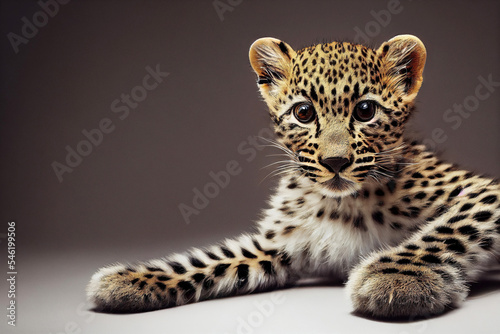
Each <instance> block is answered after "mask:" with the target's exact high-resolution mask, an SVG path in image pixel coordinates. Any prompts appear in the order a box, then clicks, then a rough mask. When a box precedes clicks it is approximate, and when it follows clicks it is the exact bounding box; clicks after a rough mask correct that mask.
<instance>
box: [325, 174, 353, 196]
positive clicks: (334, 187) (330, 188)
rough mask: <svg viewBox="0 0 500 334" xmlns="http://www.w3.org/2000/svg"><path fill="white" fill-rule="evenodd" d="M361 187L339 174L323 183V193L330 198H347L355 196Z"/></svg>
mask: <svg viewBox="0 0 500 334" xmlns="http://www.w3.org/2000/svg"><path fill="white" fill-rule="evenodd" d="M360 189H361V186H360V185H359V184H357V183H355V182H353V181H351V180H348V179H346V178H343V177H341V176H339V175H338V174H337V175H335V176H334V177H332V178H330V179H329V180H327V181H324V182H322V183H321V192H322V193H323V195H325V196H328V197H334V198H337V197H345V196H350V195H354V194H355V193H357V192H358V191H359V190H360Z"/></svg>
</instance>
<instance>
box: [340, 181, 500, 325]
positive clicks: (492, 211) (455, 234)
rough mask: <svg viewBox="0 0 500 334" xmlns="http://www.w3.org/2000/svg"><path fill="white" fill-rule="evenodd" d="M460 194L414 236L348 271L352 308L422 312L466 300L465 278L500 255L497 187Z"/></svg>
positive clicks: (385, 313)
mask: <svg viewBox="0 0 500 334" xmlns="http://www.w3.org/2000/svg"><path fill="white" fill-rule="evenodd" d="M462 196H463V197H462ZM462 196H461V198H460V200H459V201H457V203H455V205H454V206H453V207H452V208H450V209H449V211H448V212H446V213H444V214H443V215H442V216H440V217H439V218H436V219H435V220H434V221H430V222H428V223H427V225H426V226H425V227H424V228H423V229H422V231H421V232H420V233H417V235H416V236H415V237H413V238H411V239H410V240H408V241H406V242H404V243H403V244H402V245H400V246H398V247H394V248H391V249H389V250H385V251H381V252H378V253H376V254H374V255H372V256H371V257H370V258H368V259H366V260H365V261H363V262H362V263H361V264H360V265H358V266H357V267H356V268H355V269H354V270H353V271H352V273H351V275H350V278H349V282H348V289H349V292H350V294H351V298H352V301H353V304H354V308H355V309H356V311H358V312H360V313H363V314H367V315H371V316H375V317H421V316H429V315H434V314H439V313H442V312H444V311H445V309H446V308H450V307H454V306H457V305H458V304H460V303H461V302H462V301H463V300H464V299H465V297H466V296H467V294H468V285H467V283H468V282H471V281H473V280H474V279H476V278H477V277H478V275H479V273H480V272H481V271H482V270H483V269H484V268H485V267H486V265H487V264H488V262H490V261H492V259H493V258H494V257H495V256H498V255H499V254H500V211H499V210H498V206H499V203H500V201H499V198H500V191H499V189H498V186H496V185H495V184H491V185H490V186H488V187H485V188H484V189H482V190H479V191H477V192H471V193H468V194H463V195H462Z"/></svg>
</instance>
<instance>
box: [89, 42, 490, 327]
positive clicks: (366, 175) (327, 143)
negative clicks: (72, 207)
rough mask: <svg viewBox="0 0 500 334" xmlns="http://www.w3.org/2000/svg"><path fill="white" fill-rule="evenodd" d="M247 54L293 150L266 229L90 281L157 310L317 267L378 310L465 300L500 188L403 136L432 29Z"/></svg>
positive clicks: (105, 301) (257, 287) (120, 304)
mask: <svg viewBox="0 0 500 334" xmlns="http://www.w3.org/2000/svg"><path fill="white" fill-rule="evenodd" d="M249 56H250V63H251V65H252V68H253V70H254V71H255V73H256V74H257V77H258V80H257V84H258V87H259V89H260V93H261V95H262V97H263V98H264V100H265V102H266V104H267V106H268V108H269V114H270V116H271V120H272V122H273V123H274V127H275V132H276V136H277V142H276V145H279V147H280V148H281V149H282V150H283V151H284V153H285V155H286V156H287V160H286V161H283V165H282V166H280V167H279V168H280V169H279V174H280V175H281V179H280V181H279V185H278V187H277V189H276V192H275V194H274V195H273V196H272V197H271V199H270V201H269V208H267V209H266V210H264V212H263V218H262V219H261V220H260V222H259V223H258V229H257V230H258V232H256V233H251V234H243V235H241V236H239V237H236V238H234V239H228V240H224V241H222V242H220V243H219V244H216V245H213V246H210V247H207V248H195V249H191V250H190V251H188V252H185V253H182V254H173V255H170V256H168V257H165V258H160V259H156V260H151V261H147V262H143V263H136V264H134V265H121V264H116V265H112V266H109V267H105V268H102V269H100V270H99V271H98V272H97V273H96V274H95V275H94V276H93V277H92V279H91V282H90V284H89V286H88V296H89V299H90V300H91V301H92V302H94V304H95V305H96V308H97V309H99V310H101V311H109V312H124V311H125V312H135V311H146V310H154V309H160V308H166V307H172V306H176V305H182V304H186V303H192V302H197V301H201V300H205V299H212V298H217V297H221V296H229V295H237V294H245V293H250V292H255V291H262V290H269V289H277V288H280V287H285V286H289V285H291V284H294V283H295V282H297V281H298V280H299V279H302V278H307V277H318V276H332V277H336V278H341V279H345V280H347V290H348V292H349V294H350V296H351V299H352V303H353V307H354V309H355V310H356V311H357V312H358V313H361V314H365V315H368V316H373V317H380V318H398V317H418V316H428V315H435V314H440V313H442V312H443V311H445V309H447V308H450V307H456V306H457V305H459V304H460V303H461V302H462V301H463V300H464V299H465V298H466V296H467V294H468V283H469V282H472V281H473V280H475V279H477V278H478V277H479V276H480V275H481V273H482V272H483V271H484V270H485V269H486V268H487V266H488V264H489V262H490V261H492V260H494V259H495V257H497V258H498V255H499V253H500V235H499V234H500V210H499V203H500V202H499V195H500V189H499V186H498V184H497V182H496V181H494V180H491V179H488V178H485V177H481V176H478V175H475V174H473V173H470V172H468V171H465V170H461V169H459V168H458V167H456V166H455V165H452V164H449V163H446V162H443V161H441V160H439V159H438V158H437V157H435V156H434V155H433V154H432V153H430V152H428V151H426V149H425V147H424V146H422V145H419V144H418V143H416V142H413V141H409V140H407V139H406V138H405V137H404V135H403V134H404V130H405V125H406V124H407V121H408V119H409V118H410V116H411V115H412V113H413V110H414V101H415V98H416V96H417V93H418V91H419V89H420V86H421V84H422V73H423V70H424V65H425V61H426V50H425V47H424V45H423V44H422V42H421V41H420V40H419V39H418V38H417V37H415V36H411V35H400V36H396V37H394V38H392V39H390V40H389V41H387V42H385V43H383V44H382V45H381V46H380V47H379V48H378V49H371V48H369V47H366V46H363V45H358V44H352V43H347V42H333V43H327V44H318V45H313V46H310V47H307V48H304V49H300V50H297V51H295V50H294V49H292V48H291V47H290V46H289V45H288V44H286V43H285V42H283V41H280V40H278V39H274V38H261V39H259V40H257V41H255V42H254V43H253V45H252V46H251V48H250V54H249Z"/></svg>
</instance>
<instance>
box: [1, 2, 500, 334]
mask: <svg viewBox="0 0 500 334" xmlns="http://www.w3.org/2000/svg"><path fill="white" fill-rule="evenodd" d="M45 2H47V3H54V2H53V1H48V0H43V1H42V3H45ZM61 3H63V1H62V0H61ZM42 7H43V6H42V5H41V4H40V3H37V2H35V1H1V8H0V12H1V23H0V24H1V33H2V36H4V37H2V43H1V48H2V52H1V57H2V59H1V89H0V95H1V102H0V103H1V109H0V110H1V113H0V126H1V131H0V137H1V141H0V146H1V152H2V155H1V171H2V173H1V181H0V182H1V183H0V189H1V200H0V203H1V204H0V205H1V211H0V215H1V216H0V226H1V227H0V233H1V234H0V236H1V237H2V238H3V239H1V240H3V242H2V244H1V245H0V246H1V247H3V248H2V254H6V252H5V233H7V222H8V221H15V222H16V226H17V231H16V233H17V243H16V247H17V249H16V251H17V261H18V268H17V269H18V271H19V276H18V293H19V298H25V299H24V300H25V301H24V303H20V306H19V310H18V315H19V326H28V323H30V321H31V320H34V319H38V318H40V319H42V315H41V314H43V312H44V311H43V310H48V309H52V312H53V311H54V308H55V309H58V308H59V309H61V310H63V309H71V310H74V309H75V308H76V307H77V305H78V303H79V302H82V301H84V294H83V290H84V287H85V284H86V281H87V280H88V278H89V277H90V275H91V274H92V272H93V270H95V269H97V268H98V267H100V266H103V265H105V264H108V263H110V262H114V261H127V260H130V261H133V260H138V259H148V258H152V257H157V256H162V255H165V254H167V253H169V252H171V251H181V250H183V249H185V248H186V247H188V246H191V245H193V246H195V245H198V246H203V245H206V244H208V243H211V242H214V241H217V240H219V239H221V238H224V237H230V236H232V235H235V234H238V233H240V232H242V231H244V230H249V229H251V228H252V225H253V221H255V220H257V219H258V217H259V210H260V209H261V208H262V207H264V206H265V202H266V199H267V197H268V195H269V194H270V190H269V189H270V188H271V187H272V186H273V184H274V182H275V179H273V178H265V177H266V175H267V174H269V173H270V172H271V171H272V169H269V168H263V167H265V166H266V165H268V164H269V163H271V162H272V161H273V158H272V157H268V156H267V155H271V154H274V153H278V152H277V151H275V150H273V149H270V148H265V149H263V150H260V147H259V150H257V149H256V148H255V147H254V146H253V139H252V138H253V137H255V136H257V135H259V133H260V135H265V134H267V132H266V131H265V130H263V129H265V128H266V127H267V126H268V125H269V121H268V117H267V111H266V107H265V105H264V103H263V102H261V100H260V97H258V95H257V87H256V84H255V76H254V74H253V73H252V71H251V68H250V66H249V64H248V57H247V54H248V48H249V46H250V45H251V43H252V42H253V41H254V40H255V39H257V38H259V37H264V36H272V37H277V38H280V39H283V40H284V41H286V42H287V43H289V44H290V45H291V46H292V47H294V48H301V47H304V46H308V45H309V44H312V43H315V42H323V41H330V40H336V39H347V40H356V41H361V42H363V41H365V40H366V42H368V43H369V44H370V45H372V46H374V47H376V46H378V45H379V44H380V43H381V42H383V41H385V40H387V39H389V38H391V37H393V36H395V35H397V34H403V33H410V34H414V35H416V36H418V37H419V38H420V39H421V40H422V41H423V42H424V44H425V45H426V47H427V52H428V58H427V65H426V68H425V72H424V84H423V86H422V89H421V91H420V94H419V97H418V101H419V102H418V112H417V113H416V115H415V117H414V119H413V122H412V123H413V124H412V129H414V132H415V134H416V135H417V136H418V137H420V138H422V139H426V142H427V143H428V144H429V145H431V146H433V147H434V148H435V149H436V150H437V151H439V152H442V156H443V157H444V158H445V159H447V160H451V161H454V162H457V163H459V164H461V165H462V166H464V167H466V168H468V169H472V170H474V171H477V172H480V173H486V174H489V175H492V176H498V175H499V174H500V173H499V170H500V168H499V166H500V164H499V162H500V154H499V147H500V140H499V139H500V133H499V131H498V129H499V117H500V116H499V110H500V108H499V105H500V83H498V82H500V65H499V61H498V60H499V54H500V49H499V41H500V29H499V14H500V3H499V2H498V1H485V0H483V1H439V2H438V1H410V0H400V1H396V0H390V1H368V0H367V1H351V2H347V1H307V2H306V1H248V0H244V1H239V0H220V1H212V0H210V1H128V0H127V1H78V2H77V1H71V2H69V3H67V4H59V5H58V7H59V8H55V7H54V6H52V7H50V6H49V7H47V8H48V9H46V10H47V11H48V12H51V15H45V14H40V12H41V11H42V10H43V9H42ZM56 9H57V10H56ZM56 12H57V13H56ZM52 16H53V17H52ZM26 22H28V23H26ZM34 23H35V24H37V25H38V27H37V26H36V25H34V26H32V27H31V29H30V27H29V25H32V24H34ZM33 27H34V28H35V30H33ZM23 30H24V31H23ZM26 36H28V37H26ZM156 69H159V70H160V71H161V72H168V75H166V74H161V75H160V76H158V75H157V79H158V82H156V81H155V79H154V76H153V77H151V78H149V79H147V80H146V82H144V81H143V79H144V78H145V76H146V75H148V73H150V72H151V71H155V70H156ZM488 80H489V81H491V80H492V81H493V82H496V84H494V83H493V84H489V85H487V86H485V84H484V82H485V81H488ZM126 96H130V100H129V102H128V103H129V104H127V102H126V101H125V100H122V99H126V98H127V97H126ZM454 108H455V109H454ZM460 108H461V109H462V110H463V111H462V113H461V114H460V113H457V110H458V109H460ZM449 109H450V110H449ZM448 110H449V111H448ZM99 127H101V130H99V131H97V130H94V129H98V128H99ZM82 131H83V132H85V131H88V132H86V133H87V135H88V133H91V134H93V136H94V137H93V140H94V142H95V144H89V143H90V141H89V140H88V139H86V136H85V134H84V133H83V132H82ZM82 141H87V143H84V142H82ZM68 147H69V149H70V150H77V151H78V149H79V150H80V151H81V152H83V153H82V154H81V155H83V154H85V155H86V156H83V157H82V158H81V161H79V160H78V159H77V158H75V157H72V158H71V159H72V160H70V163H71V164H72V165H73V167H70V166H68V163H67V162H66V158H67V155H68ZM231 161H236V162H235V163H237V164H238V168H237V169H238V171H239V173H233V174H235V175H231V176H230V178H229V180H228V181H227V182H226V183H227V184H224V187H220V186H219V187H217V188H214V187H213V184H212V185H209V186H207V184H210V183H211V182H212V176H211V172H213V173H219V172H220V171H223V170H226V168H227V164H228V162H231ZM55 162H56V163H55ZM233 163H234V162H233ZM54 164H56V165H57V166H58V167H57V168H59V170H60V173H61V175H60V178H58V176H57V175H56V172H55V171H54ZM63 165H65V166H66V167H61V166H63ZM61 168H63V169H61ZM70 170H71V172H69V171H70ZM61 179H62V182H61ZM206 186H207V187H208V188H210V187H212V188H210V189H208V190H209V191H210V192H211V193H216V194H215V195H214V196H212V197H213V198H209V199H207V201H206V202H208V203H201V204H204V206H205V207H203V208H201V206H199V208H201V209H199V210H198V212H197V214H193V215H191V216H190V219H189V220H190V223H189V224H187V223H186V220H185V219H184V218H183V216H182V215H181V212H180V210H179V206H180V205H181V204H185V205H186V206H191V207H193V199H194V197H195V193H196V189H198V190H201V191H203V189H204V187H206ZM198 204H200V203H198ZM2 256H3V255H2ZM82 267H83V268H84V269H82ZM76 273H77V274H76ZM57 279H59V280H60V281H57ZM54 280H56V281H54ZM2 284H4V283H2ZM53 288H54V289H53ZM44 293H45V294H44ZM6 294H7V293H6V286H5V285H2V291H1V292H0V300H1V301H2V303H4V301H6V300H7V299H6V297H5V296H6ZM68 296H72V297H71V298H72V299H71V302H70V301H68V300H69V299H68ZM21 301H22V299H21ZM37 310H40V311H39V312H41V313H37ZM61 312H62V311H61ZM49 313H50V312H49ZM37 317H38V318H37ZM30 319H31V320H30ZM58 321H59V322H58ZM66 321H67V319H64V317H56V316H52V317H51V316H43V320H41V323H42V324H43V325H40V323H39V324H38V325H39V326H41V327H37V328H39V329H40V328H43V329H44V330H45V331H49V330H54V332H56V331H57V330H62V328H64V324H65V322H66ZM2 322H3V321H2ZM3 325H4V323H2V325H0V326H3ZM0 328H1V327H0ZM9 329H10V328H9ZM25 331H26V332H28V327H26V328H25Z"/></svg>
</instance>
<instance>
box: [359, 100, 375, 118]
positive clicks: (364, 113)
mask: <svg viewBox="0 0 500 334" xmlns="http://www.w3.org/2000/svg"><path fill="white" fill-rule="evenodd" d="M376 110H377V105H376V102H374V101H362V102H360V103H358V104H357V105H356V107H354V111H353V116H354V118H355V119H356V120H358V121H360V122H368V121H369V120H371V119H372V118H373V116H375V111H376Z"/></svg>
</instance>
